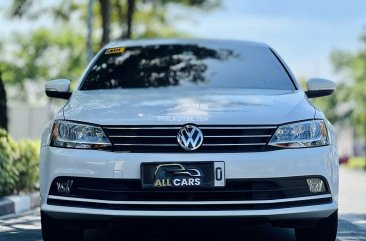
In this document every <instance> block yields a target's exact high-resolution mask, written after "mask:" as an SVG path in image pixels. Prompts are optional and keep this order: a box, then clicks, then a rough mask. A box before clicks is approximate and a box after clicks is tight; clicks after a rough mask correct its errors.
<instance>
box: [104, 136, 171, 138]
mask: <svg viewBox="0 0 366 241" xmlns="http://www.w3.org/2000/svg"><path fill="white" fill-rule="evenodd" d="M109 137H110V138H177V136H109Z"/></svg>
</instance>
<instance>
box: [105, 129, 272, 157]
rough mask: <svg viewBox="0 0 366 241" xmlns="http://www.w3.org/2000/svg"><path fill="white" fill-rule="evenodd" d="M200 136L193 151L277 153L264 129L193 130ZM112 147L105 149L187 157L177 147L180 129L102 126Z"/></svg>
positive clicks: (270, 134)
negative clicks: (201, 141)
mask: <svg viewBox="0 0 366 241" xmlns="http://www.w3.org/2000/svg"><path fill="white" fill-rule="evenodd" d="M197 127H198V128H200V130H201V131H202V133H203V136H204V140H203V143H202V146H201V147H200V148H198V149H197V150H195V151H194V153H199V152H210V153H222V152H257V151H270V150H275V149H278V148H276V147H272V146H268V145H267V144H268V142H269V141H270V139H271V137H272V135H273V134H274V132H275V131H276V129H277V126H275V125H267V126H237V125H232V126H211V125H210V126H197ZM102 128H103V130H104V131H105V133H106V135H107V136H108V138H109V140H110V141H111V143H112V146H111V147H109V148H107V149H108V150H111V151H117V152H152V153H154V152H159V153H164V152H178V153H190V152H187V151H185V150H184V149H183V148H182V147H180V146H179V145H178V142H177V137H176V136H177V134H178V132H179V130H180V129H181V128H182V126H103V127H102Z"/></svg>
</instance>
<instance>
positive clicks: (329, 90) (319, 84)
mask: <svg viewBox="0 0 366 241" xmlns="http://www.w3.org/2000/svg"><path fill="white" fill-rule="evenodd" d="M307 86H308V91H306V92H305V94H306V95H307V96H308V98H316V97H321V96H327V95H331V94H333V92H334V90H335V89H336V84H335V83H334V82H333V81H331V80H327V79H321V78H313V79H309V80H308V81H307Z"/></svg>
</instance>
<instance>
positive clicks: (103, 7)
mask: <svg viewBox="0 0 366 241" xmlns="http://www.w3.org/2000/svg"><path fill="white" fill-rule="evenodd" d="M99 4H100V15H101V18H102V39H101V42H100V46H101V47H103V46H104V45H106V44H107V43H109V41H110V25H111V22H110V15H111V1H110V0H99Z"/></svg>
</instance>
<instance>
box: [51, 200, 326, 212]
mask: <svg viewBox="0 0 366 241" xmlns="http://www.w3.org/2000/svg"><path fill="white" fill-rule="evenodd" d="M331 202H332V198H319V199H312V200H301V201H291V202H281V203H265V204H211V205H210V204H205V205H137V204H105V203H93V202H79V201H68V200H56V199H50V198H49V199H48V200H47V204H49V205H56V206H67V207H78V208H94V209H110V210H135V211H138V210H141V211H224V210H267V209H279V208H292V207H301V206H311V205H321V204H328V203H331Z"/></svg>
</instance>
